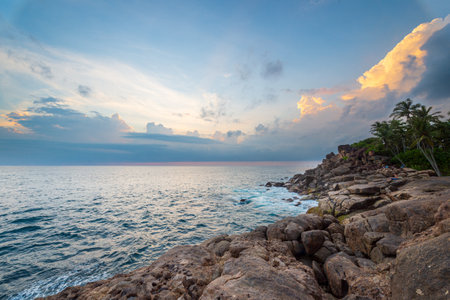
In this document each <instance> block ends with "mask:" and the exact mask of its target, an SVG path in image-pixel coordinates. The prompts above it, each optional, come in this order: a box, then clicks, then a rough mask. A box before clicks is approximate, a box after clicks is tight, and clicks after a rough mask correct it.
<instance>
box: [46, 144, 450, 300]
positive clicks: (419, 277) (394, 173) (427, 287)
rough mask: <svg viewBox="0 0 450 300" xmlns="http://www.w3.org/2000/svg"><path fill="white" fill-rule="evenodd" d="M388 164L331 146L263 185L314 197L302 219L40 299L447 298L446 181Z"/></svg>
mask: <svg viewBox="0 0 450 300" xmlns="http://www.w3.org/2000/svg"><path fill="white" fill-rule="evenodd" d="M387 162H388V160H387V158H385V157H381V156H376V155H374V154H373V153H370V152H369V153H367V152H366V151H365V149H355V148H352V147H350V146H348V145H344V146H339V148H338V154H334V153H330V154H328V155H327V157H326V158H325V159H324V160H323V161H322V163H321V164H320V165H319V166H318V167H316V168H314V169H311V170H307V171H306V172H305V173H304V174H298V175H295V176H294V177H292V178H291V179H290V180H289V181H288V182H269V183H267V185H266V186H268V187H271V186H284V187H286V188H288V189H289V190H290V191H293V192H297V193H299V194H302V195H309V196H310V197H312V198H316V199H318V201H319V206H318V207H316V208H313V209H311V211H310V213H309V214H301V215H299V216H297V217H288V218H285V219H283V220H280V221H277V222H275V223H273V224H270V225H268V226H262V227H258V228H256V229H255V230H253V231H251V232H248V233H244V234H240V235H221V236H217V237H213V238H211V239H209V240H207V241H205V242H203V243H201V244H200V245H194V246H178V247H175V248H173V249H171V250H169V251H168V252H167V253H166V254H164V255H162V256H161V257H160V258H158V259H157V260H156V261H154V262H153V263H152V264H151V265H150V266H148V267H144V268H141V269H138V270H135V271H133V272H131V273H128V274H119V275H116V276H114V277H112V278H110V279H106V280H101V281H97V282H92V283H88V284H86V285H84V286H76V287H69V288H67V289H65V290H64V291H62V292H60V293H59V294H57V295H54V296H49V297H46V298H45V299H167V300H168V299H173V300H182V299H185V300H191V299H203V300H206V299H217V300H220V299H255V300H256V299H261V300H265V299H267V300H269V299H305V300H307V299H315V300H318V299H329V300H331V299H346V300H350V299H352V300H356V299H360V300H363V299H395V300H397V299H405V300H406V299H449V298H450V286H449V285H450V284H449V283H450V251H449V249H450V218H449V217H450V177H435V176H434V172H433V171H429V170H427V171H416V170H413V169H407V168H403V169H401V168H395V167H392V166H388V165H387ZM244 200H245V199H244Z"/></svg>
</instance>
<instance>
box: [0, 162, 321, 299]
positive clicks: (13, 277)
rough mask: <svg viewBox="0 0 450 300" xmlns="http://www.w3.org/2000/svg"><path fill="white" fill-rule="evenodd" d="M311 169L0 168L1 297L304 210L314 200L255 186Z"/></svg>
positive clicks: (127, 266)
mask: <svg viewBox="0 0 450 300" xmlns="http://www.w3.org/2000/svg"><path fill="white" fill-rule="evenodd" d="M312 166H313V165H310V167H312ZM306 167H307V166H303V167H302V166H300V167H293V168H289V167H223V166H222V167H26V168H25V167H0V168H1V170H0V186H2V188H1V189H0V199H2V201H1V203H0V206H1V207H0V211H1V214H0V299H33V298H35V297H38V296H45V295H49V294H53V293H56V292H58V291H60V290H62V289H64V288H65V287H67V286H72V285H80V284H85V283H87V282H90V281H93V280H98V279H102V278H106V277H108V276H111V275H113V274H117V273H123V272H127V271H130V270H133V269H136V268H139V267H142V266H145V265H148V264H149V262H151V261H152V260H153V259H155V258H156V257H158V256H159V255H161V254H162V253H164V252H165V251H166V250H167V249H168V248H170V247H173V246H175V245H180V244H194V243H199V242H202V241H204V240H205V239H207V238H210V237H211V236H213V235H217V234H222V233H228V234H232V233H238V232H243V231H246V230H250V229H253V228H255V227H256V226H259V225H265V224H267V223H268V222H271V221H274V220H276V219H278V218H280V217H284V216H289V215H297V214H299V213H301V212H304V211H305V210H306V209H307V208H308V207H310V206H312V205H314V203H312V202H308V201H304V202H302V204H301V205H299V206H295V205H294V204H295V203H288V202H286V201H282V200H281V199H283V198H290V197H293V195H292V194H291V193H289V192H288V191H287V190H286V189H283V188H272V189H266V188H265V187H264V186H262V187H261V186H259V185H260V184H264V183H265V182H267V181H269V180H276V179H277V178H281V177H284V176H286V175H291V174H294V173H297V172H299V171H302V170H303V169H304V168H306ZM241 199H246V200H245V201H241Z"/></svg>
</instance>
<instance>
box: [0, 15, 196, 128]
mask: <svg viewBox="0 0 450 300" xmlns="http://www.w3.org/2000/svg"><path fill="white" fill-rule="evenodd" d="M0 26H2V24H0ZM8 36H9V37H12V38H9V37H8ZM0 66H1V68H0V91H1V97H2V98H3V99H7V100H5V102H2V101H0V110H1V109H9V108H11V107H25V106H27V105H29V104H31V103H30V95H33V96H34V97H36V98H45V97H47V96H48V95H53V96H55V97H58V98H63V99H65V102H66V103H67V104H70V105H71V107H73V108H74V109H76V110H78V111H91V110H96V111H101V112H103V113H108V114H111V113H113V112H116V111H119V112H120V113H121V115H123V116H124V117H125V118H127V119H129V120H132V122H133V125H135V126H139V124H145V122H146V121H147V120H149V119H151V120H158V121H159V122H169V121H170V122H172V121H173V124H175V126H176V127H180V128H183V125H184V124H186V123H189V124H190V126H191V128H192V127H194V126H202V125H203V124H202V123H203V122H201V121H200V120H199V119H198V117H197V116H198V108H199V107H200V106H201V104H202V102H201V101H202V99H201V97H198V95H197V94H196V93H197V92H192V94H190V93H189V92H185V93H181V92H179V91H178V90H176V89H173V88H171V87H169V86H167V85H166V84H163V83H162V82H161V81H160V80H159V79H157V78H156V77H154V76H153V75H152V74H150V73H147V70H146V71H141V70H139V69H138V68H135V67H133V66H130V65H127V64H125V63H122V62H119V61H117V60H113V59H111V58H107V57H103V58H98V57H89V56H85V55H80V54H79V53H75V52H71V51H67V50H64V49H58V48H54V47H51V46H48V45H45V44H42V43H39V42H37V41H36V40H34V39H31V38H30V37H28V36H26V35H24V34H23V33H22V32H21V31H19V30H16V29H14V28H13V27H12V26H5V27H1V28H0ZM159 75H161V74H159ZM160 77H164V76H160ZM160 77H158V78H160ZM81 82H82V83H83V84H80V83H81ZM93 86H94V87H95V101H93V99H92V87H93ZM8 104H9V105H8ZM180 111H182V112H184V113H185V114H184V117H185V118H184V120H181V119H180V120H173V115H172V112H180Z"/></svg>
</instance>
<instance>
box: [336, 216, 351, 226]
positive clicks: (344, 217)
mask: <svg viewBox="0 0 450 300" xmlns="http://www.w3.org/2000/svg"><path fill="white" fill-rule="evenodd" d="M347 218H350V215H342V216H339V217H337V219H338V221H339V223H341V224H342V222H343V221H344V220H345V219H347Z"/></svg>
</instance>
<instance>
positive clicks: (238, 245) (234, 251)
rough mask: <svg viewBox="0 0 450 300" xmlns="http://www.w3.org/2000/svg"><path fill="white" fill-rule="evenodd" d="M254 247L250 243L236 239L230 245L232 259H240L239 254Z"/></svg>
mask: <svg viewBox="0 0 450 300" xmlns="http://www.w3.org/2000/svg"><path fill="white" fill-rule="evenodd" d="M251 246H252V245H251V244H250V243H249V242H248V241H243V240H238V239H234V240H233V241H232V242H231V243H230V245H229V249H230V254H231V256H232V257H239V254H240V253H241V252H242V251H244V250H245V249H247V248H249V247H251Z"/></svg>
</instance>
